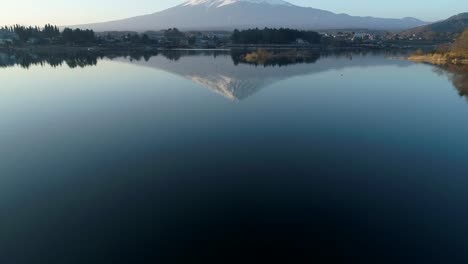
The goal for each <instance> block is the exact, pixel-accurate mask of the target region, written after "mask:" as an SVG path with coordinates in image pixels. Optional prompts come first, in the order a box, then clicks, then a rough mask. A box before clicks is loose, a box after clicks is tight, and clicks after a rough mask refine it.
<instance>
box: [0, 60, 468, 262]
mask: <svg viewBox="0 0 468 264" xmlns="http://www.w3.org/2000/svg"><path fill="white" fill-rule="evenodd" d="M402 58H403V56H402V55H401V54H398V53H382V52H341V53H329V54H307V56H302V55H301V56H296V55H294V56H289V57H285V58H283V57H281V58H277V59H276V60H269V61H262V62H246V61H244V60H242V56H240V55H239V53H236V52H229V51H224V52H223V51H217V52H214V51H211V52H210V51H203V52H194V51H191V52H189V51H179V52H176V51H173V52H164V53H160V54H145V55H132V56H120V55H116V56H101V55H100V56H97V55H96V56H94V55H89V54H84V55H83V54H81V55H73V56H71V55H70V56H68V55H67V56H64V55H53V56H43V55H31V54H26V55H25V54H22V55H16V54H0V80H1V89H0V157H1V159H0V262H1V263H5V264H8V263H15V264H18V263H26V264H30V263H67V264H69V263H80V264H82V263H191V262H197V260H201V259H203V260H216V261H217V262H218V263H224V262H226V261H228V260H233V259H236V260H239V263H242V262H246V261H247V260H255V261H256V262H258V263H263V262H265V261H266V260H270V259H276V260H285V261H284V262H285V263H288V262H289V263H291V261H293V260H296V259H297V260H298V259H299V258H301V257H308V258H309V260H310V261H312V260H313V259H316V258H319V257H326V258H327V261H325V262H324V263H330V262H334V261H340V262H341V263H350V262H353V263H354V261H356V262H357V261H373V263H467V261H468V252H467V251H466V248H467V245H468V223H467V220H466V219H467V217H468V162H467V161H468V140H464V138H466V137H467V135H468V101H467V98H466V95H467V94H468V85H467V84H468V71H465V69H460V68H458V67H449V68H439V67H435V66H430V65H425V64H414V63H412V62H409V61H406V60H404V59H402ZM247 255H252V256H251V257H250V258H247ZM295 263H296V262H295ZM301 263H302V262H301ZM307 263H309V262H307Z"/></svg>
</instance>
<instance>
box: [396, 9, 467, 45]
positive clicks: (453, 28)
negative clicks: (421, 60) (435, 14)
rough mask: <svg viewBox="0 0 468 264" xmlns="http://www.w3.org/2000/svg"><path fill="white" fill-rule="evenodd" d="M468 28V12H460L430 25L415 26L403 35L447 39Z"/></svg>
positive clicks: (453, 37) (455, 36)
mask: <svg viewBox="0 0 468 264" xmlns="http://www.w3.org/2000/svg"><path fill="white" fill-rule="evenodd" d="M467 28H468V12H465V13H460V14H458V15H455V16H452V17H450V18H448V19H446V20H443V21H439V22H435V23H432V24H429V25H425V26H421V27H417V28H413V29H410V30H407V31H404V32H403V33H402V35H403V36H412V35H414V36H416V37H420V38H423V39H429V40H433V39H447V40H453V39H455V38H457V37H458V36H459V35H460V34H461V33H463V31H464V30H465V29H467Z"/></svg>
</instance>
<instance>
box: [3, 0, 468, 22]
mask: <svg viewBox="0 0 468 264" xmlns="http://www.w3.org/2000/svg"><path fill="white" fill-rule="evenodd" d="M1 2H2V3H1V9H0V24H14V23H19V24H38V25H42V24H45V23H47V22H50V23H53V24H57V25H68V24H81V23H88V22H102V21H107V20H113V19H119V18H127V17H130V16H135V15H142V14H148V13H153V12H156V11H160V10H163V9H165V8H168V7H171V6H175V5H177V4H180V3H183V2H185V1H184V0H42V1H41V0H1ZM290 2H291V3H293V4H296V5H301V6H310V7H315V8H320V9H325V10H329V11H332V12H336V13H347V14H350V15H359V16H378V17H392V18H401V17H407V16H412V17H416V18H419V19H423V20H426V21H435V20H440V19H445V18H447V17H449V16H451V15H454V14H457V13H461V12H466V11H468V1H463V0H391V1H389V0H385V1H383V0H379V1H377V0H326V1H324V0H290Z"/></svg>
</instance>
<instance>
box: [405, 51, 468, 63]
mask: <svg viewBox="0 0 468 264" xmlns="http://www.w3.org/2000/svg"><path fill="white" fill-rule="evenodd" d="M408 60H409V61H412V62H416V63H428V64H433V65H447V64H452V65H468V59H467V58H454V57H451V56H450V55H449V54H437V53H436V54H424V55H411V56H409V57H408Z"/></svg>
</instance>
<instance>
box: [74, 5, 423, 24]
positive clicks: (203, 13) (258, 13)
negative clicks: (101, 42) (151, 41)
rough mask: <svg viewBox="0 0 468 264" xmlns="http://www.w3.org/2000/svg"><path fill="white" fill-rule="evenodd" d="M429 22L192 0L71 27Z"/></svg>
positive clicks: (286, 7) (284, 6)
mask: <svg viewBox="0 0 468 264" xmlns="http://www.w3.org/2000/svg"><path fill="white" fill-rule="evenodd" d="M426 24H427V23H426V22H423V21H421V20H417V19H414V18H404V19H393V18H375V17H359V16H350V15H347V14H335V13H333V12H330V11H326V10H321V9H315V8H312V7H301V6H297V5H293V4H291V3H289V2H286V1H283V0H191V1H187V2H185V3H182V4H180V5H177V6H174V7H172V8H169V9H166V10H163V11H159V12H156V13H152V14H149V15H142V16H136V17H131V18H127V19H121V20H114V21H109V22H103V23H93V24H84V25H76V26H71V27H76V28H82V29H93V30H95V31H115V30H120V31H122V30H124V31H126V30H128V31H140V32H141V31H147V30H162V29H167V28H173V27H177V28H179V29H182V30H220V29H222V30H233V29H235V28H238V29H246V28H252V27H259V28H261V27H290V28H297V29H311V30H321V29H339V28H368V29H385V30H403V29H409V28H413V27H417V26H422V25H426Z"/></svg>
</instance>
